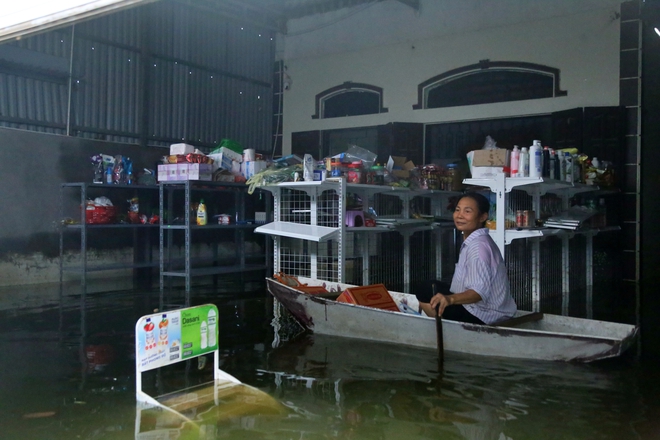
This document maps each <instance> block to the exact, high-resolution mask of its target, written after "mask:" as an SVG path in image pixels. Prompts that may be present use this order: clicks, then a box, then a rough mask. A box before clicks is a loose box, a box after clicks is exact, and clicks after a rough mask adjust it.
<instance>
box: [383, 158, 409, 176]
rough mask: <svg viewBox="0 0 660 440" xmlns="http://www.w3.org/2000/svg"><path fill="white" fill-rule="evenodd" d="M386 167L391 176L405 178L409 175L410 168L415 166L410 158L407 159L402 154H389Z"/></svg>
mask: <svg viewBox="0 0 660 440" xmlns="http://www.w3.org/2000/svg"><path fill="white" fill-rule="evenodd" d="M386 168H387V170H388V171H389V172H390V173H392V175H393V176H396V177H398V178H400V179H407V178H408V177H410V170H412V169H413V168H415V164H414V163H413V161H412V160H407V159H406V158H405V157H403V156H390V158H389V159H388V160H387V166H386Z"/></svg>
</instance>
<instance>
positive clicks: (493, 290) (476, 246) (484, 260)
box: [450, 228, 517, 324]
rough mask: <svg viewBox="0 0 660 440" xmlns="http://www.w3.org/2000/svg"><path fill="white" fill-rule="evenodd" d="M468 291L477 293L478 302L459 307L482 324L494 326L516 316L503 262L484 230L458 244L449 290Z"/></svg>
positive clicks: (472, 234) (454, 291) (477, 231)
mask: <svg viewBox="0 0 660 440" xmlns="http://www.w3.org/2000/svg"><path fill="white" fill-rule="evenodd" d="M468 289H472V290H474V291H475V292H477V293H478V294H479V296H480V297H481V301H479V302H476V303H474V304H463V307H465V309H466V310H467V311H468V312H470V313H471V314H473V315H474V316H476V317H477V318H479V319H481V320H482V321H483V322H485V323H486V324H495V323H496V322H499V321H503V320H505V319H508V318H511V317H512V316H513V315H514V314H515V313H516V310H517V307H516V303H515V302H514V301H513V298H512V297H511V290H510V287H509V278H508V277H507V274H506V266H505V265H504V259H503V258H502V254H500V250H499V248H498V247H497V245H496V244H495V242H494V241H493V239H492V238H491V237H490V233H489V232H488V229H486V228H482V229H477V230H476V231H474V232H472V233H471V234H470V235H469V236H468V238H467V239H466V240H465V241H464V242H463V244H462V245H461V251H460V254H459V256H458V264H456V271H455V272H454V277H453V278H452V282H451V289H450V290H451V292H452V293H461V292H465V291H466V290H468Z"/></svg>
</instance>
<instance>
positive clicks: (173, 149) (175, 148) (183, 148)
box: [170, 144, 195, 156]
mask: <svg viewBox="0 0 660 440" xmlns="http://www.w3.org/2000/svg"><path fill="white" fill-rule="evenodd" d="M194 152H195V147H193V146H192V145H188V144H172V145H170V156H174V155H176V154H189V153H194Z"/></svg>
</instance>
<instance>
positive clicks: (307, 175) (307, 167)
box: [303, 154, 314, 182]
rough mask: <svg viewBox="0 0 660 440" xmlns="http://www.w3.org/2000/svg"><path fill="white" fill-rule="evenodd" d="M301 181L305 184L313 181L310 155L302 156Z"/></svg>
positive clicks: (312, 165) (312, 159) (312, 163)
mask: <svg viewBox="0 0 660 440" xmlns="http://www.w3.org/2000/svg"><path fill="white" fill-rule="evenodd" d="M303 180H304V181H305V182H311V181H313V180H314V158H313V157H312V155H311V154H305V155H304V156H303Z"/></svg>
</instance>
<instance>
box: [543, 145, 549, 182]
mask: <svg viewBox="0 0 660 440" xmlns="http://www.w3.org/2000/svg"><path fill="white" fill-rule="evenodd" d="M542 175H543V177H548V178H549V177H550V147H547V146H545V147H543V174H542Z"/></svg>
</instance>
